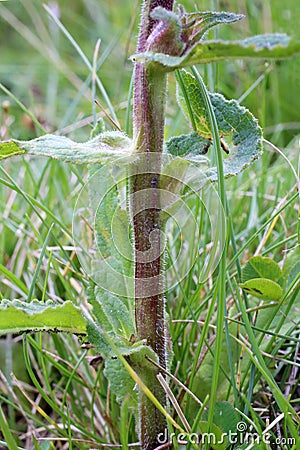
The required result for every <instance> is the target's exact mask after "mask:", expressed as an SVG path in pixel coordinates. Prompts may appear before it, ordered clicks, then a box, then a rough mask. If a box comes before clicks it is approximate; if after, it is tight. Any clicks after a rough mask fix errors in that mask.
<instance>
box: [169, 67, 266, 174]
mask: <svg viewBox="0 0 300 450" xmlns="http://www.w3.org/2000/svg"><path fill="white" fill-rule="evenodd" d="M181 76H182V79H183V82H184V88H185V94H186V96H187V100H188V102H189V105H190V109H191V113H192V114H193V117H194V121H195V124H196V127H197V132H198V135H199V136H197V134H196V133H191V134H189V135H184V136H179V137H176V138H172V139H170V140H169V141H168V142H167V143H166V148H167V151H168V152H169V153H171V154H172V155H176V154H178V153H179V152H182V153H183V154H185V155H186V156H188V158H189V159H191V155H194V156H195V157H199V155H202V154H204V153H206V152H207V151H208V148H209V145H210V143H211V142H212V141H211V138H212V133H211V130H210V125H209V119H208V115H207V111H206V109H205V108H204V101H203V98H202V94H201V91H200V89H199V87H198V84H197V80H196V79H195V77H194V76H193V75H192V74H190V73H189V72H187V71H185V70H182V71H181ZM210 99H211V103H212V105H213V108H214V112H215V116H216V119H217V122H218V128H219V132H220V135H221V136H224V137H225V136H226V138H227V139H228V138H229V137H230V138H231V142H230V144H229V147H230V150H229V151H230V156H229V157H228V158H226V159H225V160H224V175H225V176H226V177H229V176H232V175H236V174H238V173H239V172H241V171H242V170H243V169H244V168H246V167H247V166H249V164H251V162H253V161H254V160H255V159H257V158H258V157H259V156H260V154H261V150H262V130H261V128H260V127H259V125H258V122H257V120H256V119H255V117H254V116H253V115H252V114H251V113H250V112H249V111H248V110H247V109H246V108H244V107H243V106H240V105H239V104H238V102H237V101H236V100H230V101H229V100H226V99H225V98H224V97H223V96H222V95H220V94H212V93H210ZM185 100H186V97H183V95H181V94H180V93H178V101H179V104H180V106H181V107H182V109H183V112H184V114H185V115H186V117H187V118H189V113H188V109H187V106H186V101H185ZM181 147H182V150H180V149H181ZM205 175H206V176H207V179H208V180H210V181H216V180H217V168H216V167H212V168H210V169H208V170H207V171H206V172H205Z"/></svg>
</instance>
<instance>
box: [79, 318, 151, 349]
mask: <svg viewBox="0 0 300 450" xmlns="http://www.w3.org/2000/svg"><path fill="white" fill-rule="evenodd" d="M87 334H88V340H89V342H90V343H91V344H92V345H94V346H95V348H96V350H97V351H98V352H99V353H100V354H101V356H103V357H104V358H107V357H116V356H118V355H117V354H116V353H115V351H114V350H113V349H112V347H111V346H110V344H109V342H108V339H107V338H106V336H108V337H109V339H111V340H112V342H113V343H114V345H115V346H116V348H117V349H118V351H119V353H120V354H121V355H124V356H128V355H132V354H134V353H137V352H139V351H140V350H141V349H142V348H144V347H145V345H144V342H141V341H139V342H136V343H132V342H130V341H129V340H128V339H125V338H124V337H123V336H121V335H117V334H115V333H114V332H113V331H110V332H107V331H106V329H105V328H104V327H101V326H99V325H98V324H96V323H94V322H89V323H88V325H87Z"/></svg>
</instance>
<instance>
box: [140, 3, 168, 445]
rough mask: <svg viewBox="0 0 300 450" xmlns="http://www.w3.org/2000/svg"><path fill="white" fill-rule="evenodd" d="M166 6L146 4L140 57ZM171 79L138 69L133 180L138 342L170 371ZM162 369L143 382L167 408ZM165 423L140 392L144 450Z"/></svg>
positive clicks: (151, 67) (144, 67) (144, 372)
mask: <svg viewBox="0 0 300 450" xmlns="http://www.w3.org/2000/svg"><path fill="white" fill-rule="evenodd" d="M157 6H162V7H165V8H167V9H170V10H171V9H172V7H173V0H172V1H171V0H152V1H151V0H147V1H144V3H143V9H142V18H141V24H140V34H139V42H138V48H137V51H138V52H142V51H144V50H145V49H146V45H147V38H148V36H149V35H150V33H151V31H152V29H153V26H154V25H155V22H154V21H153V19H152V18H151V11H152V10H153V9H154V8H155V7H157ZM165 96H166V75H165V74H164V73H163V72H161V71H159V70H158V69H157V67H155V66H154V65H151V64H147V65H143V64H140V63H137V64H136V66H135V74H134V139H135V145H136V151H137V152H138V153H139V154H140V159H139V163H138V164H137V166H136V167H135V168H134V173H133V176H132V185H131V186H132V189H131V194H132V199H131V207H132V215H133V229H134V245H135V319H136V329H137V334H138V338H139V339H144V340H146V342H147V344H148V345H149V346H150V347H151V348H152V349H153V350H154V351H155V353H156V354H157V357H158V362H159V364H160V365H161V366H162V367H164V368H165V367H166V325H165V305H164V295H163V287H164V271H163V265H164V251H163V247H164V237H163V222H162V219H161V206H160V191H159V182H160V172H161V154H162V149H163V135H164V120H165ZM156 375H157V369H156V368H155V367H154V366H153V368H150V369H149V366H145V367H144V370H143V367H142V368H141V370H140V376H141V378H142V379H143V381H144V382H145V384H146V385H147V387H148V388H149V389H150V390H151V391H152V393H153V394H154V395H155V397H156V398H157V400H158V401H159V402H160V403H161V405H162V406H164V407H165V406H166V396H165V393H164V391H163V389H162V387H161V385H160V383H159V382H158V380H157V378H156ZM166 427H167V424H166V420H165V417H164V416H163V415H162V414H161V413H160V412H159V411H158V409H157V408H156V407H155V406H154V405H153V403H152V402H151V401H150V400H149V399H148V398H147V397H146V396H145V395H144V394H143V393H142V392H141V393H140V409H139V431H140V442H141V449H142V450H152V449H154V448H156V447H157V446H158V445H159V441H158V436H159V434H160V433H165V430H166Z"/></svg>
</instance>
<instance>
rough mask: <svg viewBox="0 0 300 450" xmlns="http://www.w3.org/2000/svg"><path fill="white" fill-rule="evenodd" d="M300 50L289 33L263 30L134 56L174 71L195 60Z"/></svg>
mask: <svg viewBox="0 0 300 450" xmlns="http://www.w3.org/2000/svg"><path fill="white" fill-rule="evenodd" d="M299 52H300V41H299V40H295V39H293V38H291V37H290V36H288V35H286V34H281V33H275V34H263V35H257V36H253V37H250V38H247V39H244V40H240V41H221V40H220V41H205V42H202V43H198V44H197V45H195V46H194V47H193V48H192V49H189V50H188V51H187V52H185V54H184V55H183V56H170V55H166V54H163V53H154V52H145V53H140V54H137V55H134V56H133V59H134V60H135V61H139V62H144V63H145V62H150V61H151V62H155V63H158V64H160V65H162V66H164V67H165V70H167V71H171V70H175V69H179V68H181V67H187V66H192V65H195V64H206V63H210V62H214V61H223V60H227V59H240V58H263V59H271V58H275V59H282V58H288V57H291V56H293V55H294V54H296V53H299Z"/></svg>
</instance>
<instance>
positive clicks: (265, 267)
mask: <svg viewBox="0 0 300 450" xmlns="http://www.w3.org/2000/svg"><path fill="white" fill-rule="evenodd" d="M281 277H282V271H281V269H280V267H279V265H278V264H277V263H276V262H275V261H273V260H272V259H271V258H268V257H264V256H253V257H252V258H250V259H249V261H248V262H247V264H246V265H245V267H244V268H243V270H242V282H243V283H245V282H246V281H248V280H251V279H252V278H268V279H269V280H273V281H275V282H278V280H280V278H281Z"/></svg>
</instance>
